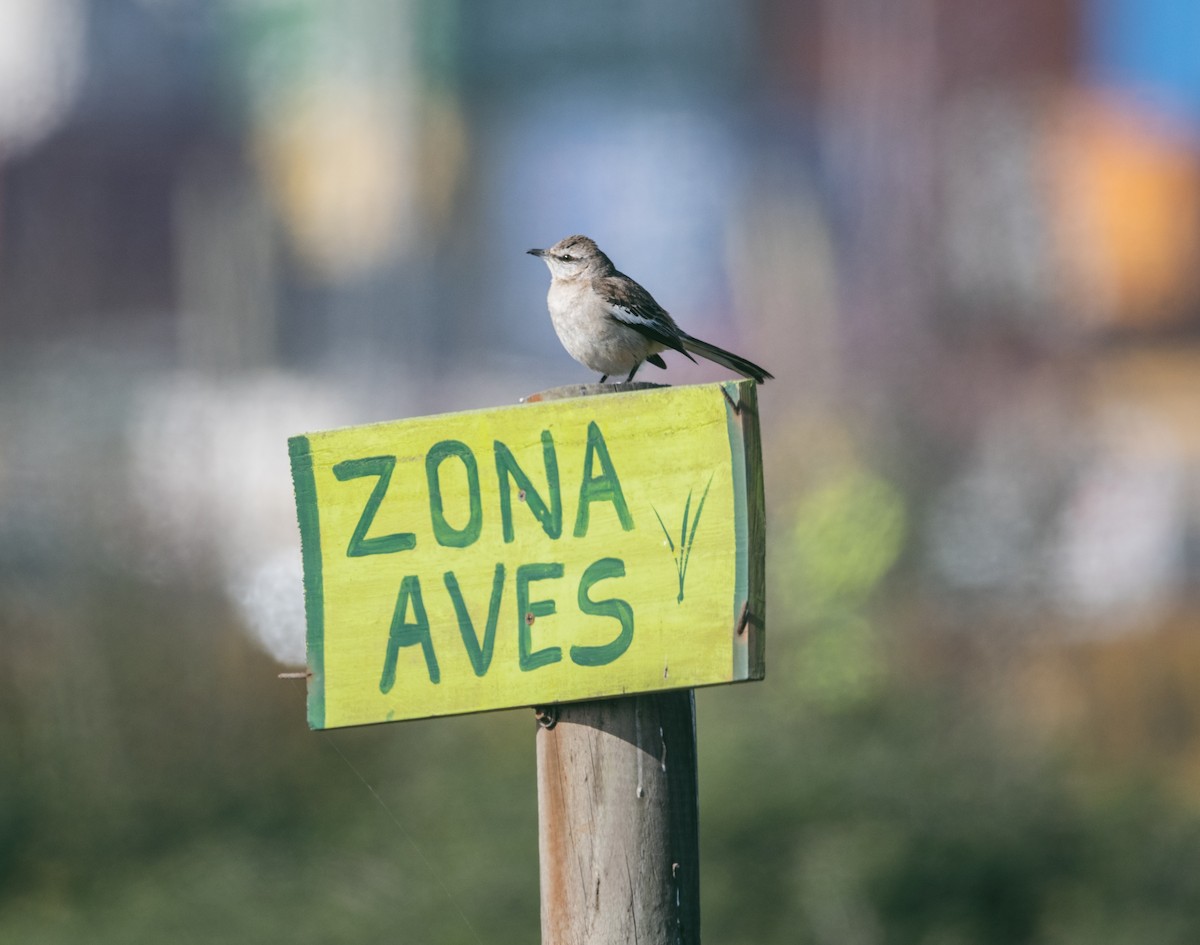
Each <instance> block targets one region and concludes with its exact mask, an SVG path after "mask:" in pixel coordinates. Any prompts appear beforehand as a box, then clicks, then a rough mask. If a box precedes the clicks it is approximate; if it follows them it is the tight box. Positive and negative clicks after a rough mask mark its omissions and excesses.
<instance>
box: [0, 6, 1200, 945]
mask: <svg viewBox="0 0 1200 945" xmlns="http://www.w3.org/2000/svg"><path fill="white" fill-rule="evenodd" d="M1198 47H1200V6H1197V5H1195V4H1187V3H1182V2H1178V0H1049V2H1046V0H1013V2H1008V3H1002V4H997V3H995V2H991V0H989V2H985V0H756V2H753V3H744V2H740V0H701V2H690V3H684V2H681V0H669V2H668V0H662V2H659V3H655V4H641V3H635V2H629V0H620V2H611V3H600V4H596V3H593V4H575V3H569V2H568V3H558V4H551V5H546V4H543V3H536V4H535V3H533V2H531V0H518V2H513V3H506V4H485V3H472V2H467V0H394V2H392V0H348V2H344V3H337V4H334V3H324V2H318V0H104V2H100V0H5V2H4V3H3V4H2V5H0V941H3V942H13V943H54V945H56V943H75V942H81V943H82V942H87V943H110V942H111V943H117V942H120V943H143V942H145V943H150V942H153V943H159V942H176V943H190V942H213V941H220V942H275V941H287V942H291V943H297V945H299V943H308V942H312V943H318V942H320V943H323V942H337V941H350V940H366V939H368V938H387V939H389V940H394V941H403V942H419V943H430V945H434V943H470V942H480V941H486V942H492V941H500V942H508V941H522V940H524V941H530V940H534V939H536V937H537V934H538V891H537V875H538V869H537V828H536V813H537V812H536V797H535V791H534V747H533V746H534V732H535V726H534V721H533V718H532V713H531V712H528V711H514V712H505V713H497V714H493V715H485V716H478V717H466V718H455V719H444V720H437V721H433V722H420V723H408V724H402V725H390V726H387V725H385V726H377V727H373V728H368V729H362V730H349V731H335V732H332V733H323V734H319V735H318V734H312V733H309V732H308V731H307V730H306V728H305V725H304V694H303V683H302V682H298V681H293V680H280V679H277V678H276V677H277V673H278V672H280V671H281V670H283V669H287V668H289V667H294V666H295V665H297V664H298V663H302V661H303V636H302V630H301V615H300V608H301V591H300V584H299V578H298V572H299V552H298V536H297V534H296V527H295V522H294V513H293V509H292V504H291V491H290V490H291V487H290V477H289V474H288V466H287V453H286V437H287V436H289V435H291V434H295V433H300V432H305V431H309V430H317V429H324V428H328V427H330V426H333V425H338V424H346V423H363V422H369V421H374V420H382V419H391V418H398V417H407V416H416V415H420V414H427V413H436V412H441V411H447V410H455V409H463V408H469V407H484V406H493V405H501V404H510V403H513V402H515V401H516V400H517V399H518V398H520V397H522V396H524V395H526V394H528V393H531V392H533V391H537V390H542V389H545V388H549V387H552V386H555V385H557V384H562V383H568V382H579V381H587V380H593V379H594V378H592V377H591V376H590V375H588V374H587V373H586V372H585V371H584V370H583V369H582V368H580V367H579V366H578V365H576V364H575V363H574V362H572V361H571V360H570V358H569V357H568V356H567V355H566V354H565V353H564V352H563V351H562V349H561V348H560V346H559V345H558V342H557V340H556V339H555V337H554V335H553V332H552V330H551V328H550V325H549V321H548V318H547V315H546V311H545V291H546V284H547V278H546V273H545V271H544V267H542V266H541V265H540V264H538V263H537V262H536V261H534V260H530V259H528V258H527V257H525V256H524V255H523V252H524V250H525V249H527V248H528V247H530V246H546V245H549V244H551V243H553V242H554V241H556V240H557V239H559V238H561V237H563V236H565V235H567V234H569V233H574V232H584V233H587V234H588V235H591V236H593V237H594V238H596V239H597V241H598V242H599V243H600V245H601V246H603V247H604V248H605V249H606V251H607V252H608V253H609V255H611V256H612V257H613V259H614V260H615V261H616V263H617V265H618V266H619V267H621V268H622V269H624V270H625V271H627V272H629V273H630V274H631V275H633V276H634V277H635V278H637V279H638V280H639V281H641V282H642V283H643V284H645V285H646V286H647V287H648V288H649V289H650V290H651V291H652V292H653V293H654V294H655V296H656V297H657V298H658V299H659V300H660V301H661V302H663V304H664V305H665V306H666V307H667V308H669V309H670V310H671V311H672V312H673V313H674V314H675V316H676V317H677V318H678V319H679V320H680V322H681V323H682V324H683V325H684V326H685V327H686V328H687V329H688V330H689V331H691V332H693V333H695V334H697V335H699V336H701V337H704V338H707V339H710V340H712V341H714V342H716V343H718V344H722V345H725V346H727V347H730V348H733V349H734V350H737V351H739V352H740V353H743V354H745V355H746V356H748V357H750V358H752V359H754V360H755V361H759V362H761V363H763V364H765V365H766V366H767V367H769V368H770V369H771V370H772V371H773V372H774V373H775V375H776V376H777V378H778V379H777V380H776V381H773V382H771V383H769V384H768V385H767V386H766V387H764V388H763V389H762V390H761V393H760V397H761V401H762V421H763V430H764V444H765V445H764V453H765V465H766V488H767V500H768V505H769V508H768V518H769V526H770V527H769V549H768V561H769V582H768V602H769V613H768V627H769V634H768V678H767V680H766V682H764V683H761V684H756V685H752V686H742V687H725V688H720V689H714V690H707V691H703V692H700V693H698V694H697V703H698V725H699V754H700V807H701V838H700V839H701V861H702V862H701V866H702V876H701V885H702V896H703V927H704V935H705V939H706V940H707V941H709V942H713V943H755V945H766V943H784V942H786V943H796V942H800V943H814V945H818V943H820V945H824V943H838V945H846V943H848V945H857V943H862V945H873V943H881V945H883V943H887V945H890V943H920V945H959V943H962V945H967V943H972V945H974V943H980V945H990V943H998V945H999V943H1005V945H1008V943H1039V945H1074V943H1081V945H1082V943H1087V945H1107V943H1134V942H1136V943H1146V942H1153V943H1193V942H1196V941H1200V801H1198V800H1197V798H1198V796H1200V685H1198V682H1200V593H1198V591H1200V422H1198V421H1197V416H1198V414H1197V408H1198V407H1200V57H1198V56H1196V54H1195V50H1196V49H1197V48H1198ZM647 370H648V371H649V370H650V369H647ZM720 376H721V374H720V372H719V371H718V369H717V368H715V367H714V366H712V365H708V364H701V365H692V364H690V363H688V362H684V361H683V360H682V359H680V358H675V359H673V360H671V361H670V364H669V371H668V372H667V373H666V374H665V375H663V374H658V373H657V372H652V376H651V375H646V377H645V379H649V380H661V379H666V380H668V381H669V382H671V383H675V384H682V383H694V382H700V381H708V380H714V379H716V378H719V377H720ZM374 792H377V794H378V797H379V799H380V800H382V801H383V805H381V804H380V803H378V802H377V800H376V797H375V796H374Z"/></svg>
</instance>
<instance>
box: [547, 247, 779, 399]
mask: <svg viewBox="0 0 1200 945" xmlns="http://www.w3.org/2000/svg"><path fill="white" fill-rule="evenodd" d="M526 252H527V253H528V254H529V255H530V256H537V257H538V258H540V259H541V260H542V262H544V263H545V264H546V266H547V267H548V268H549V269H550V292H549V294H548V295H547V296H546V304H547V306H548V307H549V309H550V320H551V322H553V324H554V331H555V333H556V334H557V335H558V340H559V341H561V342H562V345H563V347H564V348H566V349H567V353H568V354H570V355H571V357H573V358H574V359H575V360H576V361H578V362H579V363H580V364H582V365H584V367H587V368H590V369H591V370H593V371H597V372H599V373H600V375H601V376H600V383H601V384H603V383H604V382H605V381H606V380H608V378H609V377H610V376H612V375H620V374H622V373H624V372H625V371H628V372H629V376H628V377H626V378H625V382H626V383H629V382H630V381H632V380H633V376H634V375H635V374H637V372H638V368H640V367H641V366H642V365H643V364H644V363H646V362H647V361H648V362H650V363H651V364H653V365H654V366H655V367H659V368H665V367H666V366H667V365H666V362H664V361H663V359H662V357H661V355H660V352H662V351H665V350H667V349H668V348H670V349H671V350H673V351H678V352H679V353H680V354H682V355H683V356H684V357H686V358H688V359H689V360H691V361H693V362H695V360H696V359H695V358H694V357H692V355H694V354H698V355H700V357H702V358H707V359H708V360H709V361H714V362H716V363H717V364H720V365H722V366H723V367H727V368H729V369H730V370H731V371H736V372H737V373H738V374H741V375H742V376H743V377H751V378H753V379H754V380H755V381H756V382H757V383H759V384H761V383H762V382H763V381H765V380H766V379H767V378H771V377H774V375H773V374H771V373H770V372H769V371H767V370H766V369H765V368H762V367H759V366H758V365H757V364H755V363H754V362H753V361H748V360H747V359H746V358H743V357H742V356H741V355H737V354H734V353H733V352H732V351H726V350H725V349H724V348H718V347H717V346H716V345H714V344H709V343H708V342H707V341H701V340H700V339H699V338H695V337H693V336H692V335H689V334H688V333H687V332H685V331H684V330H683V329H681V328H680V327H679V326H678V325H676V324H675V320H674V319H673V318H672V317H671V316H670V315H669V314H668V313H667V310H666V309H665V308H663V307H662V306H661V305H659V304H658V303H657V302H656V301H654V296H652V295H651V294H650V293H649V292H647V291H646V290H645V289H643V288H642V287H641V286H640V285H638V283H636V282H635V281H634V280H633V279H631V278H629V276H627V275H625V273H623V272H620V271H619V270H618V269H617V267H616V266H614V265H613V262H612V260H611V259H609V258H608V257H607V256H606V255H604V253H603V252H601V251H600V247H599V246H597V245H596V243H595V241H594V240H592V239H590V238H589V237H586V236H580V235H575V236H568V237H566V238H565V239H561V240H559V241H558V242H557V243H555V244H554V245H553V246H551V247H550V248H549V249H530V250H527V251H526Z"/></svg>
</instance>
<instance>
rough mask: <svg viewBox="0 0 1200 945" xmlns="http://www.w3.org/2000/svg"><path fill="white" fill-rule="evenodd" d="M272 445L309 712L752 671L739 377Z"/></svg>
mask: <svg viewBox="0 0 1200 945" xmlns="http://www.w3.org/2000/svg"><path fill="white" fill-rule="evenodd" d="M288 445H289V449H290V453H291V460H292V479H293V482H294V484H295V489H296V508H297V512H298V516H299V520H300V537H301V543H302V548H303V558H304V587H305V607H306V612H307V621H308V668H309V689H308V722H309V725H310V726H311V727H312V728H335V727H339V726H344V725H362V724H365V723H370V722H385V721H392V720H400V719H413V718H425V717H428V716H436V715H452V714H456V713H460V712H477V711H482V710H486V709H500V708H509V707H513V706H523V705H540V704H545V703H552V702H568V701H575V700H580V699H592V698H597V697H602V696H615V695H622V694H625V693H636V692H647V691H651V690H660V689H679V688H687V687H693V686H704V685H711V684H714V683H727V682H737V681H741V680H747V679H761V678H762V676H763V671H764V666H763V609H764V607H763V605H764V599H763V598H764V594H763V496H762V472H761V464H760V448H759V436H758V417H757V402H756V399H755V387H754V383H753V382H752V381H740V382H729V383H724V384H708V385H702V386H695V387H680V388H661V389H656V390H642V391H626V392H620V393H614V394H602V395H599V396H594V397H579V398H573V399H568V400H555V401H546V402H541V403H536V404H525V405H521V406H516V407H508V408H502V409H497V410H481V411H471V412H467V413H458V414H447V415H443V416H434V417H420V418H417V419H414V420H402V421H396V422H392V423H380V424H372V425H370V426H361V427H351V428H347V429H343V430H334V431H330V432H325V433H312V434H309V435H307V436H297V437H293V438H292V439H291V440H290V441H289V444H288Z"/></svg>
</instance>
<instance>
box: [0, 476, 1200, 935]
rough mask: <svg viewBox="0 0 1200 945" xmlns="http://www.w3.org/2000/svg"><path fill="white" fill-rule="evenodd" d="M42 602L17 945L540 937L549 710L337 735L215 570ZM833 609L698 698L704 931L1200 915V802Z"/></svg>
mask: <svg viewBox="0 0 1200 945" xmlns="http://www.w3.org/2000/svg"><path fill="white" fill-rule="evenodd" d="M865 481H866V480H860V482H859V485H860V486H861V485H862V483H863V482H865ZM872 488H876V489H877V488H878V485H877V484H876V485H875V486H873V487H872ZM833 494H834V493H825V492H823V491H821V490H818V491H817V492H815V493H814V496H815V497H816V498H814V499H813V503H814V504H813V505H812V508H824V507H825V503H826V501H832V500H831V499H830V496H832V495H833ZM878 494H879V495H881V496H882V495H891V493H890V492H887V491H886V490H883V491H879V492H878ZM821 496H824V498H820V497H821ZM890 502H891V500H890V499H889V500H885V506H884V507H887V508H894V507H895V506H893V505H891V504H888V503H890ZM802 508H809V506H808V505H807V504H804V505H802ZM897 515H898V513H897ZM819 517H820V516H818V518H819ZM835 518H836V516H835ZM884 518H885V520H886V516H885V517H884ZM799 520H800V521H801V522H804V521H807V520H808V513H807V512H805V513H802V514H801V515H800V516H799ZM896 520H897V521H898V518H897V519H896ZM800 531H801V532H803V531H804V529H803V528H801V529H800ZM834 531H835V532H836V531H837V529H836V528H835V529H834ZM874 531H875V529H874V528H872V529H871V530H869V532H868V536H869V535H871V534H874ZM869 541H870V539H869V538H868V544H869ZM846 542H847V543H848V544H850V543H852V542H851V541H850V539H849V538H847V539H846ZM838 554H839V555H845V557H846V558H847V559H848V560H856V559H857V556H855V555H850V554H847V553H846V551H845V549H843V550H842V551H840V552H838ZM877 554H878V552H869V553H868V552H864V555H865V556H866V557H870V556H871V555H877ZM801 560H803V558H801ZM817 571H818V572H820V571H821V569H820V568H818V569H817ZM882 571H883V568H882V567H880V566H878V565H876V566H874V567H873V568H872V573H873V574H875V575H876V576H879V575H880V574H882ZM20 600H21V596H20V595H19V594H14V593H7V594H3V595H0V634H2V636H3V639H4V641H5V652H6V654H7V659H6V661H5V664H4V667H3V669H0V684H2V685H0V693H2V694H3V695H2V696H0V698H3V700H4V706H3V709H4V711H3V712H2V713H0V740H2V744H3V745H4V746H5V749H4V751H3V752H0V838H3V841H2V842H0V941H6V942H8V941H11V942H39V943H73V942H89V943H97V942H98V943H106V942H122V943H140V942H147V943H148V942H162V941H171V942H180V943H188V942H210V941H218V940H219V941H223V942H261V941H272V940H287V941H289V942H294V943H306V942H313V943H317V942H328V941H340V940H345V939H346V938H354V939H362V938H372V937H376V936H379V937H391V938H397V937H398V938H400V939H402V940H404V941H420V942H429V943H433V942H446V943H470V942H478V941H496V940H502V941H512V940H525V941H529V940H535V939H536V937H537V928H538V888H537V876H538V869H537V842H536V839H537V822H536V797H535V790H534V731H535V728H534V722H533V719H532V715H531V713H526V712H519V711H517V712H506V713H499V714H493V715H485V716H473V717H466V718H456V719H443V720H434V721H430V722H417V723H406V724H403V725H383V726H376V727H370V728H364V729H358V730H344V731H335V732H329V733H321V734H314V733H310V732H308V731H306V730H305V728H304V725H303V712H304V709H303V686H302V685H301V684H299V683H296V682H292V681H287V680H277V679H276V678H275V673H276V667H275V666H274V665H273V664H272V663H271V662H270V661H269V660H267V659H266V658H265V657H263V656H261V655H260V654H259V653H258V652H257V651H256V650H254V649H253V648H252V647H251V646H250V645H249V644H248V643H247V642H246V639H245V636H244V635H243V634H242V633H241V632H240V630H239V628H238V626H237V624H236V621H235V620H234V619H233V618H232V617H231V615H230V614H229V613H228V612H227V610H226V605H225V604H224V603H222V602H221V598H220V597H218V596H215V595H211V594H209V593H208V592H207V591H206V590H205V589H204V588H203V586H197V587H192V588H186V587H178V586H168V585H161V584H158V585H156V584H146V583H144V582H139V581H136V580H133V579H130V578H121V577H115V576H113V575H112V574H108V573H97V574H95V575H91V576H89V577H88V578H87V579H86V580H80V581H77V582H76V584H75V590H74V592H73V593H72V594H71V595H67V596H64V597H62V598H60V599H59V600H58V601H57V602H56V604H55V606H53V607H51V608H45V607H43V608H40V609H38V610H34V609H32V608H28V607H26V608H22V607H21V605H20ZM72 623H75V624H76V625H77V627H79V628H84V629H85V631H86V632H79V633H74V634H72V635H67V634H65V633H63V632H62V631H63V628H64V627H66V626H68V625H69V624H72ZM818 626H819V629H818V630H817V631H815V634H814V632H810V629H809V628H803V629H798V628H796V627H794V626H792V625H791V620H790V615H789V614H788V611H787V609H786V608H783V607H776V609H775V611H774V613H773V619H772V624H771V627H772V642H771V666H772V667H773V668H772V671H771V675H770V678H769V679H768V681H767V682H765V683H763V684H759V685H752V686H741V687H724V688H720V689H715V690H709V691H704V692H702V693H700V694H699V697H698V706H699V733H700V737H699V748H700V765H701V771H700V784H701V824H702V828H701V829H702V834H701V850H702V896H703V916H704V927H705V938H706V940H707V941H712V942H727V943H751V942H753V943H772V942H780V943H782V942H789V943H795V942H802V943H834V942H836V943H854V942H863V943H875V942H878V943H898V945H899V943H918V942H920V943H947V945H949V943H980V945H990V943H1021V942H1030V943H1034V942H1036V943H1050V945H1060V943H1061V945H1073V943H1085V942H1086V943H1089V945H1106V943H1123V942H1133V941H1139V942H1140V941H1154V942H1156V943H1168V945H1169V943H1175V942H1179V943H1183V942H1192V941H1196V940H1197V938H1198V936H1200V905H1198V904H1200V817H1197V815H1196V812H1195V811H1194V810H1187V809H1184V808H1181V807H1179V806H1178V805H1177V804H1173V803H1172V802H1171V801H1170V800H1169V799H1168V798H1167V797H1165V796H1164V795H1163V794H1162V793H1161V791H1160V789H1159V788H1157V787H1155V786H1154V785H1153V784H1150V783H1142V781H1141V780H1139V778H1138V776H1137V769H1136V768H1133V767H1130V768H1127V769H1125V770H1124V771H1123V772H1115V771H1114V770H1113V769H1111V768H1097V767H1096V766H1094V765H1090V766H1089V765H1088V764H1087V763H1086V762H1081V761H1080V760H1079V759H1078V758H1076V757H1073V756H1071V755H1070V754H1067V753H1064V752H1062V751H1060V750H1057V749H1054V748H1053V745H1052V744H1051V743H1048V742H1045V741H1042V740H1031V739H1029V738H1026V737H1024V736H1023V735H1022V733H1021V731H1020V730H1019V729H1014V728H1013V727H1011V726H1010V727H1005V726H1002V725H1000V724H999V723H998V722H997V721H996V720H995V718H994V717H990V716H989V715H988V714H987V713H986V711H985V710H984V708H983V707H984V706H985V705H986V701H984V700H980V699H978V698H977V694H976V693H972V692H971V691H970V686H969V685H967V684H966V683H964V682H959V683H957V684H956V683H955V682H954V681H953V679H952V678H950V677H944V678H942V679H940V680H939V679H926V680H924V681H923V682H922V683H921V684H919V685H914V680H912V679H903V678H901V676H900V675H899V674H898V673H897V671H895V670H894V669H890V668H889V666H888V665H887V661H886V660H885V659H884V658H883V657H881V656H880V653H881V652H887V650H886V648H881V646H880V643H881V638H880V635H879V633H878V632H877V631H871V630H869V624H868V622H867V619H866V617H865V616H862V615H859V614H856V613H854V612H851V611H844V612H843V613H842V614H841V616H840V617H838V618H837V619H833V618H830V619H829V620H827V621H825V622H823V623H820V622H819V624H818ZM855 673H857V674H858V676H855ZM965 678H968V677H964V679H965ZM864 679H866V680H869V682H870V684H869V685H867V684H864V682H863V680H864ZM831 694H832V695H831ZM360 774H361V778H360ZM1145 780H1146V781H1147V782H1148V780H1149V779H1145ZM368 784H369V785H370V786H368ZM376 794H377V795H378V799H377V798H376V796H375V795H376Z"/></svg>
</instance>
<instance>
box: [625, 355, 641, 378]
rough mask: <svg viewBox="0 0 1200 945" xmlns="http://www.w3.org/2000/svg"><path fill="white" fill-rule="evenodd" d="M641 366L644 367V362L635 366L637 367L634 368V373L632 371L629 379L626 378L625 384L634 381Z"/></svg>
mask: <svg viewBox="0 0 1200 945" xmlns="http://www.w3.org/2000/svg"><path fill="white" fill-rule="evenodd" d="M641 366H642V362H641V361H639V362H638V363H637V364H635V365H634V366H633V370H632V371H630V372H629V376H628V377H627V378H625V383H626V384H628V383H629V382H630V381H632V380H633V375H635V374H636V373H637V372H638V368H640V367H641Z"/></svg>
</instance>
